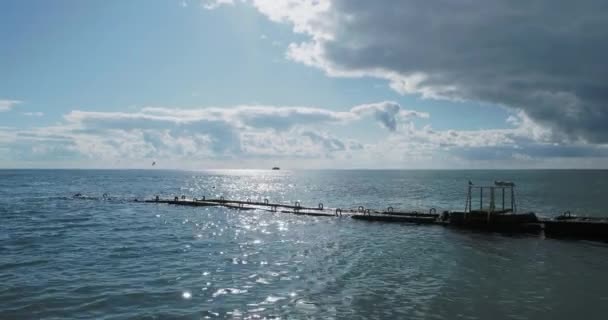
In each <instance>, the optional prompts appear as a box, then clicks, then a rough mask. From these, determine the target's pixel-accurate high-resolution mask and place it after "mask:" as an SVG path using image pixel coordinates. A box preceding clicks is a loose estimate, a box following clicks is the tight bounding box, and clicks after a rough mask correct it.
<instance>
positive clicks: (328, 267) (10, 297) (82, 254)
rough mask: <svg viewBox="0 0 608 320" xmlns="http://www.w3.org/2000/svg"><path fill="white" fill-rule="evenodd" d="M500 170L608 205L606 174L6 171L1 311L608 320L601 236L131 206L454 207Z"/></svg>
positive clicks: (1, 185)
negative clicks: (227, 202) (192, 201)
mask: <svg viewBox="0 0 608 320" xmlns="http://www.w3.org/2000/svg"><path fill="white" fill-rule="evenodd" d="M495 180H502V181H513V182H515V183H516V185H517V187H516V192H515V196H516V201H517V210H518V212H528V211H533V212H535V213H537V214H538V215H539V216H544V217H552V216H556V215H560V214H562V213H563V212H565V211H570V212H572V214H578V215H589V216H608V212H607V211H606V205H607V202H606V201H605V200H606V199H605V198H604V197H607V196H608V171H601V170H599V171H598V170H505V171H501V170H491V171H487V170H470V171H463V170H457V171H452V170H432V171H425V170H318V171H290V170H275V171H273V170H224V171H168V170H0V319H606V318H607V317H608V244H606V243H603V242H594V241H584V240H569V239H552V238H545V237H544V236H543V235H542V234H540V235H522V234H519V235H514V234H502V233H489V232H479V231H468V230H461V229H453V228H448V227H442V226H428V225H412V224H390V223H379V222H365V221H357V220H354V219H351V218H349V217H347V216H343V217H341V218H340V217H313V216H299V215H298V216H297V215H293V214H288V213H280V212H278V213H275V212H267V211H261V210H260V211H258V210H255V211H238V210H232V209H228V208H223V207H182V206H173V205H168V204H155V203H143V202H141V201H138V202H136V201H134V200H135V199H137V200H143V199H151V198H153V197H155V196H156V195H158V196H160V197H161V198H173V197H174V196H180V197H181V196H182V195H184V196H186V197H189V198H191V197H196V198H202V197H203V196H205V197H207V198H219V197H222V196H223V197H225V198H227V199H241V200H246V199H250V200H252V201H254V200H257V201H262V200H263V199H269V201H271V202H277V203H286V204H293V203H295V202H296V201H299V202H300V203H301V204H302V205H303V206H314V207H316V206H317V205H319V203H322V204H323V205H324V207H326V208H344V209H346V208H357V207H358V206H364V207H365V208H375V209H384V208H387V207H389V206H391V207H393V208H395V210H398V209H403V210H409V209H416V210H420V211H421V212H426V210H430V209H431V208H435V209H436V210H437V211H438V212H441V211H443V210H463V209H464V207H465V203H466V194H467V186H468V182H469V181H471V182H472V183H474V184H476V185H482V184H492V183H493V182H494V181H495ZM75 194H81V195H82V196H81V197H76V198H75V197H73V196H74V195H75ZM104 195H105V197H104ZM474 205H475V204H474Z"/></svg>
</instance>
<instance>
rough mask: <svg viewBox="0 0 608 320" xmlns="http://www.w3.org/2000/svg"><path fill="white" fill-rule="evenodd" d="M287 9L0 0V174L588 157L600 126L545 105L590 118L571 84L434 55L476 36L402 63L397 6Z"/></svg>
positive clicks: (600, 155)
mask: <svg viewBox="0 0 608 320" xmlns="http://www.w3.org/2000/svg"><path fill="white" fill-rule="evenodd" d="M290 2H291V1H289V0H284V1H283V0H281V1H262V0H260V1H235V2H234V3H232V1H219V3H215V2H214V1H194V0H191V1H188V0H186V1H172V0H155V1H141V0H140V1H74V0H71V1H67V0H64V1H61V0H56V1H42V0H38V1H28V0H25V1H16V0H8V1H2V2H0V39H1V41H0V70H1V74H2V76H1V77H0V167H148V166H149V163H150V162H151V161H156V162H157V163H158V164H159V166H160V167H165V168H188V169H206V168H218V167H221V168H251V167H252V168H267V167H269V166H272V165H275V164H276V165H282V166H283V167H293V168H471V167H472V168H477V167H489V168H500V167H508V168H511V167H514V168H520V167H581V168H586V167H603V166H605V165H604V163H605V161H604V157H605V156H606V154H608V153H607V152H606V144H605V141H604V139H603V136H600V137H599V138H598V137H596V135H595V134H589V133H588V132H587V131H586V130H585V128H584V125H587V122H585V123H583V122H581V121H578V120H577V121H578V122H573V121H571V120H569V119H565V120H564V119H556V117H555V116H554V115H553V113H555V114H560V113H563V112H562V111H561V110H559V107H560V106H562V105H565V106H568V108H569V109H567V110H571V109H574V110H575V111H576V112H578V111H577V110H578V109H580V110H585V111H586V110H588V109H590V108H591V107H593V108H597V110H600V111H603V110H604V109H603V101H601V102H602V104H600V106H599V107H596V106H595V105H593V106H591V107H590V106H588V105H586V104H581V105H580V106H579V105H578V104H576V103H572V101H579V100H581V101H583V102H585V98H586V97H584V96H582V94H581V92H587V91H584V90H583V89H587V88H586V87H585V88H583V89H580V90H578V89H577V90H573V91H571V92H570V91H567V90H565V89H563V88H562V87H557V88H553V87H551V88H547V87H539V88H535V89H534V91H532V90H531V89H530V90H528V89H526V90H525V91H524V90H522V89H521V86H522V84H525V85H527V86H529V85H530V81H520V80H518V81H520V82H521V83H515V84H513V82H504V83H501V82H502V81H503V80H502V79H501V76H502V73H501V72H511V70H514V69H515V68H502V67H500V68H498V67H496V73H497V74H496V75H492V77H494V76H495V77H497V78H496V79H501V80H496V82H497V85H502V86H503V87H499V89H498V90H499V91H501V94H497V93H495V91H494V89H493V88H492V90H490V89H488V88H486V85H485V84H488V83H493V81H494V78H489V79H491V80H492V81H490V82H487V78H484V77H487V74H488V73H481V72H479V75H475V73H476V72H477V70H478V69H479V70H482V71H483V70H487V69H488V66H486V65H480V66H479V68H476V67H475V66H467V65H466V63H468V62H470V58H468V57H463V58H459V57H458V56H457V55H456V54H453V53H452V50H450V47H449V46H454V48H460V47H462V46H463V45H470V44H471V43H474V44H475V39H476V37H477V38H479V39H485V38H486V37H484V36H483V35H477V34H471V35H470V38H471V39H472V40H471V39H469V38H467V39H460V42H459V43H456V44H450V43H448V44H445V45H446V47H445V48H443V49H444V50H445V52H443V53H442V52H438V51H439V50H438V49H437V48H434V47H429V50H428V51H421V52H422V53H419V54H418V55H415V54H414V53H416V51H417V50H421V48H419V47H421V46H422V47H423V46H424V45H425V44H424V42H416V41H415V40H417V39H416V37H417V33H416V34H415V35H414V34H413V35H411V36H410V37H408V33H407V32H408V31H407V30H411V28H410V26H409V25H403V26H399V25H397V27H395V24H394V23H393V24H391V26H390V29H387V31H386V32H385V30H383V29H382V28H383V27H382V23H383V21H385V20H386V19H383V18H382V17H383V16H386V12H384V11H382V10H384V9H386V7H391V6H400V5H401V4H395V3H394V2H392V1H385V2H383V1H379V2H377V4H376V5H375V6H377V7H378V8H365V7H364V6H365V5H362V6H361V7H357V6H356V5H355V4H354V2H353V3H348V2H344V1H339V0H337V1H333V2H332V1H328V2H327V4H328V5H327V6H326V7H323V6H324V5H326V3H325V1H320V2H319V3H317V2H315V1H301V2H296V4H297V5H293V3H290ZM410 2H411V3H415V2H416V1H410ZM422 7H424V6H422ZM418 9H419V10H420V12H422V13H424V12H427V10H431V9H433V8H419V7H417V6H414V7H409V8H403V10H404V11H403V12H404V15H403V16H402V17H403V19H404V20H407V17H408V16H407V15H408V14H410V13H411V12H415V11H416V10H418ZM590 9H593V8H590ZM357 10H365V11H364V12H366V13H369V14H366V15H361V14H360V12H363V11H357ZM397 11H398V10H397ZM486 11H487V10H486ZM497 12H499V11H497ZM374 14H377V15H378V16H377V17H376V16H374ZM583 14H585V12H583V13H581V15H583ZM422 16H423V15H422ZM358 17H360V19H358ZM364 18H365V19H364ZM398 18H400V17H398ZM434 18H435V19H439V20H440V19H441V16H438V17H434ZM332 19H335V21H334V20H332ZM374 19H376V20H374ZM389 20H390V19H389ZM400 20H401V19H400ZM426 21H428V20H426ZM365 23H372V24H373V27H369V26H367V25H365ZM424 23H425V22H424V21H423V22H422V23H421V24H418V25H419V26H420V28H421V29H422V30H426V28H425V27H424ZM474 23H476V22H475V21H472V22H471V24H472V25H473V26H474ZM484 23H487V22H484ZM345 26H349V27H348V28H347V27H345ZM401 27H402V28H403V30H399V29H400V28H401ZM497 27H498V26H497ZM357 28H365V29H362V30H365V31H364V32H355V31H356V30H357ZM489 29H492V28H489ZM497 29H498V28H497ZM467 30H469V29H468V28H467ZM391 33H394V34H395V35H394V37H392V36H391ZM402 35H403V40H404V41H403V43H402V41H400V40H399V39H401V38H400V37H401V36H402ZM442 36H443V33H438V34H432V33H431V34H430V35H429V38H428V39H435V38H438V39H440V38H441V37H442ZM600 36H603V35H600ZM381 39H382V40H381ZM395 39H397V40H399V41H396V40H395ZM410 39H411V40H412V41H411V42H410V41H407V40H410ZM518 40H520V39H518V38H513V39H512V40H511V41H513V43H512V44H511V46H509V47H508V48H511V47H516V45H517V43H515V41H518ZM471 41H472V42H471ZM541 41H542V39H541ZM547 41H548V42H549V40H547ZM430 42H431V43H433V41H430ZM440 43H441V45H442V46H443V44H444V42H443V41H442V42H440ZM479 43H480V45H484V46H487V44H486V42H484V41H482V40H480V42H479ZM408 45H409V46H411V47H407V46H408ZM577 45H580V44H577ZM404 46H405V47H404ZM414 47H415V49H413V48H414ZM508 48H507V49H508ZM309 49H312V50H309ZM401 50H403V52H404V53H405V54H403V55H401V54H399V53H400V52H401ZM477 50H479V48H476V50H475V51H477ZM470 51H471V50H469V51H467V52H470ZM479 51H480V52H485V51H487V50H479ZM427 52H428V56H430V57H428V58H427ZM535 52H536V51H535ZM370 53H371V54H370ZM395 53H397V55H395ZM410 53H411V54H412V56H410V57H408V54H410ZM483 54H484V53H481V54H480V56H479V57H477V56H476V57H475V59H478V61H484V60H490V59H491V58H492V59H494V58H496V59H502V58H501V57H502V56H494V55H490V54H487V55H488V56H487V57H484V56H483ZM522 55H523V58H526V57H527V56H529V60H534V59H535V56H534V55H533V54H531V53H530V54H527V53H525V52H524V53H523V54H522ZM383 57H384V58H383ZM486 58H487V59H486ZM452 60H454V61H452ZM438 61H441V62H442V63H438ZM476 61H477V60H476ZM499 61H500V60H499ZM453 62H455V63H459V64H458V66H459V67H454V66H452V63H453ZM511 62H513V61H505V64H506V65H508V63H511ZM533 62H534V61H533ZM513 63H514V62H513ZM434 64H436V65H434ZM461 65H462V66H461ZM514 65H515V64H514ZM467 68H469V69H468V70H467ZM460 69H463V70H464V71H462V70H460ZM488 70H492V69H488ZM538 70H540V71H543V72H545V73H547V71H546V70H547V69H545V68H540V67H539V69H538ZM549 70H551V69H549ZM540 71H538V72H540ZM558 71H559V70H558ZM513 72H515V71H513ZM538 72H534V75H537V74H538ZM556 72H557V71H556ZM566 72H570V71H566ZM571 73H573V74H572V78H574V76H575V75H576V74H574V72H571ZM471 74H473V75H471ZM490 74H491V73H490ZM530 74H532V73H531V72H530ZM567 75H568V76H569V74H567ZM524 76H529V74H528V73H525V72H519V73H515V74H514V76H513V77H512V78H513V79H522V77H524ZM547 76H551V71H549V72H548V74H547ZM419 79H424V80H423V81H419ZM586 80H588V81H593V80H596V79H586ZM598 80H602V79H598ZM598 82H599V81H598ZM539 83H541V84H542V81H541V82H539ZM563 87H564V88H566V87H567V88H571V87H572V86H566V85H564V86H563ZM500 88H504V90H502V89H500ZM513 88H516V89H517V88H519V89H517V90H520V91H521V92H517V91H513V90H515V89H513ZM502 91H504V94H502ZM539 92H540V93H539ZM513 93H515V94H513ZM541 93H542V95H541ZM568 94H570V95H571V96H574V98H572V97H571V96H569V95H568ZM519 95H521V96H522V97H530V98H529V99H528V98H526V99H524V98H521V99H519V98H513V97H519ZM539 95H540V96H542V97H543V100H542V101H539V100H538V97H539ZM575 98H576V99H575ZM556 99H558V100H557V106H555V105H556V103H555V101H556ZM573 99H575V100H573ZM545 101H551V103H552V104H551V106H554V108H555V109H554V110H551V109H550V108H551V107H547V108H549V109H547V110H545V109H543V108H540V107H538V105H541V106H542V105H544V104H545ZM577 108H578V109H577ZM593 108H591V109H592V111H594V112H596V109H593ZM596 113H597V112H596ZM577 119H578V118H577ZM568 121H569V122H568ZM579 122H580V123H579ZM589 125H593V123H590V124H589ZM596 125H597V124H596ZM593 132H596V131H593ZM560 133H565V134H560Z"/></svg>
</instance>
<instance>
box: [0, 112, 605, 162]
mask: <svg viewBox="0 0 608 320" xmlns="http://www.w3.org/2000/svg"><path fill="white" fill-rule="evenodd" d="M430 120H431V115H430V114H428V113H425V112H419V111H416V110H408V109H405V108H403V107H402V106H401V105H399V104H398V103H396V102H392V101H382V102H377V103H370V104H362V105H356V106H353V107H351V108H349V109H348V110H347V111H332V110H330V109H326V108H318V107H289V106H267V105H242V106H234V107H229V108H218V107H199V108H191V109H183V108H167V107H144V108H141V109H139V110H137V111H131V112H102V111H81V110H73V111H71V112H69V113H67V114H65V115H64V116H63V121H62V122H61V123H59V124H56V125H53V126H41V127H35V128H31V129H23V130H12V129H10V128H0V144H2V145H4V146H5V147H8V148H9V149H11V150H13V151H14V152H13V153H11V154H4V158H0V161H2V160H4V161H7V162H10V161H13V162H15V161H16V162H19V161H25V162H24V163H37V161H39V162H38V163H43V162H44V161H46V162H49V163H51V164H55V165H57V164H61V163H70V164H73V163H78V161H80V163H90V164H92V165H94V166H102V167H114V166H118V167H121V166H122V167H124V166H126V167H142V166H143V167H146V166H147V165H148V161H149V160H155V161H158V162H159V163H160V164H161V166H164V167H167V168H180V167H183V168H199V169H202V168H235V167H237V168H238V167H243V166H253V167H257V168H265V167H267V166H269V165H270V164H272V163H276V162H277V161H279V162H286V163H288V164H289V165H290V166H291V167H295V168H387V167H390V168H434V167H446V166H447V164H451V165H452V166H454V167H459V166H461V167H465V168H466V167H476V166H478V165H482V166H489V167H492V166H493V165H497V166H500V165H505V164H506V163H509V162H511V163H513V164H515V165H522V164H523V165H535V164H537V163H540V164H546V162H545V161H544V160H547V159H552V158H564V159H577V158H580V157H605V156H608V148H605V147H602V146H596V145H590V144H587V143H575V144H568V145H563V144H557V143H555V142H554V140H553V139H552V137H553V134H552V132H551V131H550V130H549V129H547V128H544V127H542V126H539V125H538V124H537V123H535V122H534V121H533V120H532V119H531V118H529V117H528V116H527V115H526V114H525V113H523V112H520V113H517V114H513V115H512V116H510V117H509V118H508V119H506V121H507V122H508V124H509V125H510V126H511V128H507V129H485V130H434V129H433V128H432V126H431V125H430V124H429V123H428V122H429V121H430ZM353 125H355V126H357V127H360V128H362V129H365V128H368V127H369V126H376V127H380V128H381V130H382V131H384V134H383V135H384V138H383V139H380V140H370V139H354V138H352V137H350V136H349V135H344V134H337V133H336V132H337V131H339V128H340V127H346V126H353ZM496 161H498V163H495V162H496ZM492 163H494V164H492Z"/></svg>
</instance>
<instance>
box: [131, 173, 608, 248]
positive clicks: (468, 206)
mask: <svg viewBox="0 0 608 320" xmlns="http://www.w3.org/2000/svg"><path fill="white" fill-rule="evenodd" d="M135 201H137V200H135ZM138 202H144V203H156V204H169V205H177V206H191V207H210V206H221V207H225V208H229V209H233V210H244V211H249V210H262V211H268V212H276V213H285V214H294V215H304V216H316V217H350V218H352V219H355V220H359V221H368V222H381V223H405V224H416V225H422V224H424V225H438V226H445V227H455V228H466V229H475V230H483V231H490V232H509V233H514V232H518V233H540V232H543V233H544V235H545V236H547V237H556V238H557V237H560V238H562V237H567V238H575V239H599V240H608V218H586V217H576V216H574V215H571V214H570V213H569V212H566V213H564V214H562V215H561V216H558V217H556V218H553V219H541V218H539V217H537V216H536V214H535V213H533V212H527V213H518V212H517V205H516V201H515V184H514V183H512V182H503V181H496V182H495V183H494V185H490V186H476V185H473V183H471V182H469V185H468V189H467V196H466V201H465V208H464V210H462V211H458V210H453V211H452V210H448V211H443V212H441V213H438V212H437V210H436V209H435V208H430V209H429V210H427V211H426V212H419V211H412V210H409V211H407V210H405V211H398V210H395V209H394V208H393V207H387V208H386V209H381V210H378V209H372V208H365V207H363V206H359V207H357V208H350V209H348V208H330V207H325V206H324V205H323V203H319V204H318V205H317V206H316V207H315V206H303V205H302V204H301V203H300V202H299V201H296V202H294V203H292V204H285V203H273V202H270V201H269V199H264V200H263V201H251V200H250V199H246V200H235V199H225V198H224V197H220V198H217V199H207V198H205V197H201V198H187V197H185V196H183V195H182V196H179V197H173V198H172V199H161V198H160V197H159V196H156V197H155V198H154V199H149V200H144V201H138Z"/></svg>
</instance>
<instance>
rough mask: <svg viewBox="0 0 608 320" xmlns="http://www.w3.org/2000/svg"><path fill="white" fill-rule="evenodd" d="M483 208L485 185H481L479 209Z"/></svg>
mask: <svg viewBox="0 0 608 320" xmlns="http://www.w3.org/2000/svg"><path fill="white" fill-rule="evenodd" d="M482 210H483V187H479V211H482Z"/></svg>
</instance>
